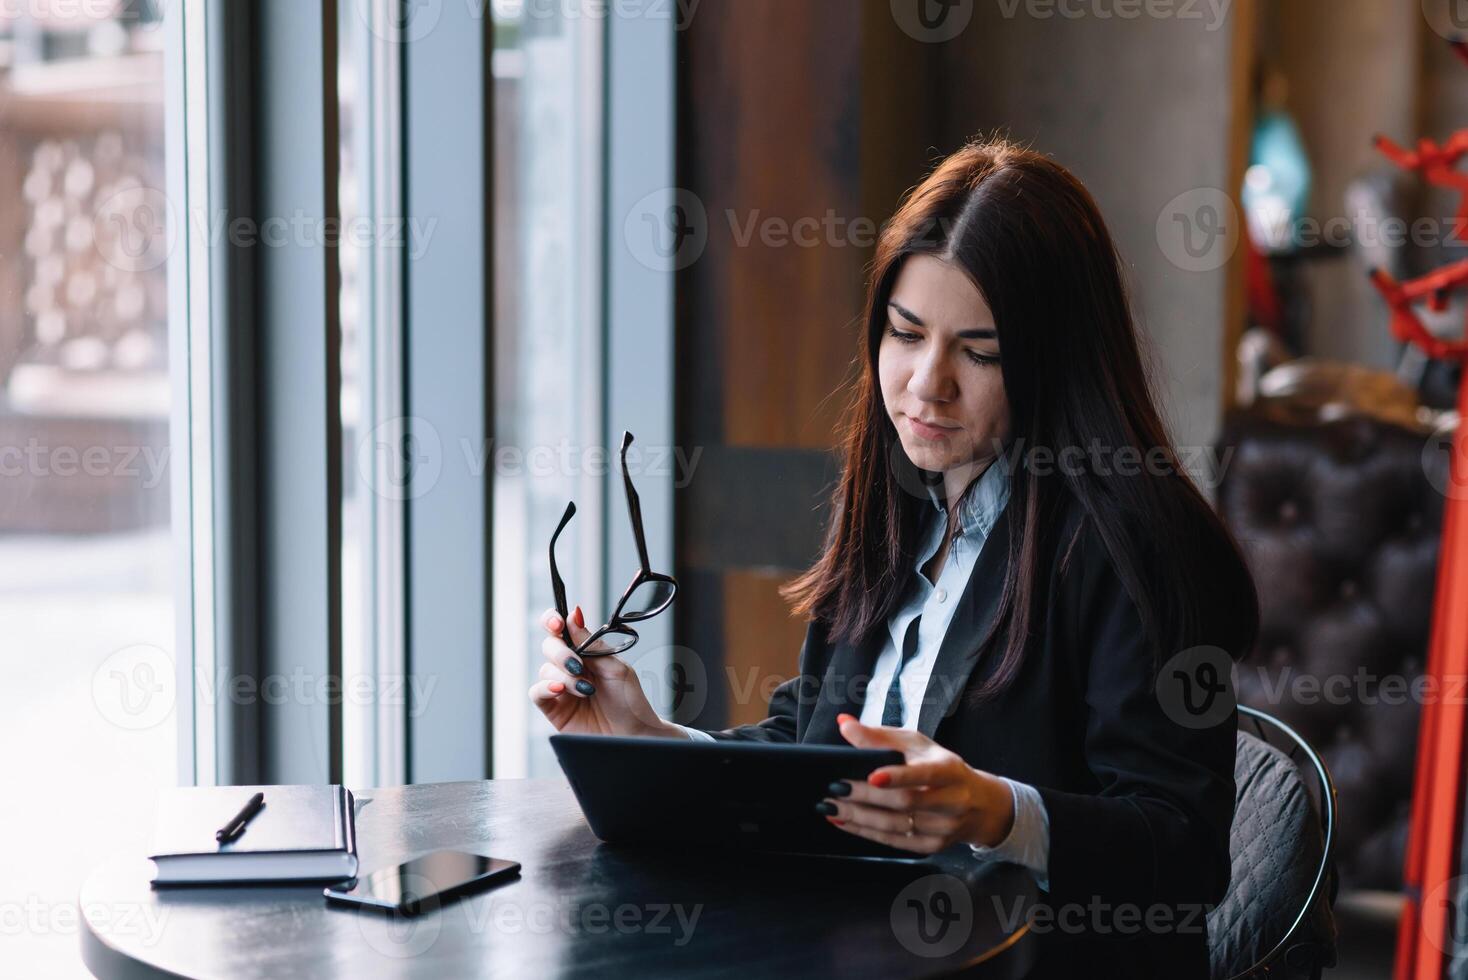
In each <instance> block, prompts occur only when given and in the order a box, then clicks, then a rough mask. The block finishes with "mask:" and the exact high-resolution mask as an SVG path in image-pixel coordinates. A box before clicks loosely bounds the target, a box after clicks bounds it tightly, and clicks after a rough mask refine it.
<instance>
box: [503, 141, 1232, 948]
mask: <svg viewBox="0 0 1468 980" xmlns="http://www.w3.org/2000/svg"><path fill="white" fill-rule="evenodd" d="M865 323H866V329H865V337H864V339H865V345H864V348H863V353H864V355H865V356H864V370H863V373H862V376H861V378H860V381H859V382H858V384H857V388H856V392H855V398H854V400H853V402H852V406H851V409H850V415H849V418H848V422H847V425H846V427H845V440H844V441H845V467H844V471H843V476H842V479H841V481H840V483H839V484H838V487H837V489H836V491H835V493H834V494H833V500H832V514H833V519H832V524H831V527H830V529H829V532H828V535H827V540H826V544H825V547H824V551H823V554H822V555H821V557H820V559H819V560H818V561H817V562H816V564H815V565H814V567H812V568H811V569H810V570H809V571H808V572H806V573H805V574H804V575H803V576H802V577H800V578H799V579H797V580H796V581H794V582H793V583H791V584H790V585H789V586H788V587H787V589H786V592H785V595H786V597H787V598H788V599H790V600H792V601H793V603H794V608H795V611H796V613H797V614H799V615H802V616H805V617H807V618H808V619H809V627H808V630H807V634H806V639H805V644H804V646H803V648H802V650H801V655H800V673H799V675H798V676H797V677H795V678H793V679H792V680H790V681H789V682H787V683H786V684H784V685H783V686H782V687H780V688H779V689H778V691H777V692H776V693H775V695H774V697H773V698H772V700H771V704H770V711H769V717H768V718H766V719H765V720H764V721H762V722H760V723H759V724H757V725H749V726H744V727H740V728H735V729H731V730H729V731H723V732H712V733H700V732H693V731H691V730H688V729H684V728H682V727H680V726H677V725H672V724H670V723H667V722H665V721H663V720H661V719H659V718H657V717H656V716H655V714H654V713H653V712H652V710H651V708H650V707H649V706H648V703H647V701H646V699H645V698H644V697H643V694H642V691H641V689H640V688H639V686H638V684H637V680H636V677H635V675H634V674H633V673H632V671H631V670H630V669H629V668H628V667H627V666H626V665H625V664H623V663H621V662H619V661H618V660H616V659H615V658H610V657H606V658H590V659H588V660H586V661H585V662H582V661H580V660H578V659H577V658H575V657H573V656H571V651H570V650H568V649H567V647H566V646H565V645H564V644H563V643H562V642H561V641H560V640H559V638H558V636H557V634H558V632H559V629H560V626H561V624H560V622H559V619H558V618H557V617H556V616H555V615H554V613H550V614H547V617H546V620H545V623H544V625H545V627H546V629H547V631H548V632H549V633H550V634H551V636H550V637H549V638H547V639H546V641H545V643H544V653H545V657H546V663H545V665H544V666H543V667H542V670H541V676H540V681H539V682H538V683H537V684H536V685H535V686H534V687H533V688H532V689H531V692H530V695H531V697H532V699H533V700H534V701H535V703H536V704H537V706H539V708H540V709H541V710H542V711H543V712H544V713H545V714H546V716H547V717H548V718H549V719H550V720H551V722H552V723H553V724H554V726H555V727H556V728H557V729H559V730H561V731H581V732H602V733H616V734H637V735H658V736H666V737H670V738H700V737H702V738H715V739H757V740H763V741H771V742H797V741H798V742H824V743H839V742H843V741H844V742H849V743H850V744H852V745H857V746H863V747H884V748H886V747H890V748H895V749H898V750H900V751H901V752H902V753H903V754H904V756H905V759H906V762H905V764H904V765H900V766H891V767H885V768H883V769H878V770H876V771H875V772H873V773H872V774H871V775H870V776H869V777H868V779H867V780H866V781H864V782H853V783H839V784H834V785H833V786H832V788H831V790H832V792H831V796H830V798H829V799H827V800H826V801H824V802H823V803H822V804H821V806H820V809H821V810H822V812H823V813H826V814H827V816H828V819H830V820H831V821H832V823H833V824H834V825H836V826H838V827H840V828H841V829H842V830H844V831H845V832H847V833H851V834H855V835H858V836H861V837H865V838H868V839H871V840H874V841H879V842H881V843H884V844H889V845H892V846H895V847H899V848H904V849H907V850H910V851H914V852H918V853H931V852H934V851H937V850H940V849H944V848H948V847H951V846H962V845H969V846H970V847H972V848H973V849H974V851H975V853H976V856H977V858H978V859H994V858H1002V859H1005V860H1010V861H1015V862H1017V863H1020V864H1023V865H1026V866H1027V867H1029V868H1030V869H1031V870H1032V871H1033V872H1034V874H1035V876H1036V878H1037V880H1038V881H1039V882H1040V884H1041V887H1042V888H1043V889H1044V890H1046V892H1047V893H1048V901H1049V903H1050V904H1051V906H1052V907H1053V908H1056V910H1057V913H1058V917H1057V920H1056V921H1059V922H1067V921H1068V922H1071V923H1072V924H1075V923H1079V925H1077V926H1076V927H1075V928H1074V929H1072V930H1067V932H1074V933H1076V934H1075V935H1068V936H1064V937H1062V936H1057V938H1056V939H1054V940H1048V941H1047V943H1048V949H1047V953H1046V956H1047V958H1048V959H1049V960H1050V961H1051V962H1052V963H1054V964H1057V965H1062V966H1063V965H1064V964H1067V963H1072V964H1075V965H1074V966H1073V967H1071V968H1073V969H1075V970H1077V971H1079V972H1077V973H1076V975H1087V976H1094V975H1101V974H1106V973H1108V972H1112V971H1114V972H1116V973H1118V974H1119V975H1125V976H1166V977H1187V976H1206V975H1207V972H1206V971H1207V957H1206V945H1205V940H1206V936H1205V934H1204V933H1203V932H1202V928H1203V920H1202V915H1201V914H1200V909H1201V908H1202V907H1203V906H1205V905H1208V904H1212V903H1216V902H1217V901H1218V900H1219V899H1220V898H1221V897H1222V896H1223V894H1224V892H1225V890H1226V888H1227V886H1228V881H1229V851H1228V840H1229V827H1230V823H1231V821H1232V817H1233V803H1234V780H1233V763H1234V739H1235V732H1236V720H1237V716H1236V713H1235V711H1234V705H1233V701H1232V697H1233V695H1232V692H1231V690H1224V691H1222V692H1213V693H1212V694H1210V698H1223V699H1224V701H1223V702H1220V703H1219V704H1218V705H1215V706H1214V707H1212V708H1211V709H1210V710H1209V711H1208V712H1207V717H1206V718H1204V719H1203V720H1202V722H1200V723H1193V722H1192V721H1191V720H1190V719H1188V718H1186V717H1181V718H1180V717H1178V712H1177V711H1176V710H1170V706H1169V698H1168V691H1166V690H1164V686H1165V685H1164V684H1162V683H1160V682H1159V677H1161V678H1162V680H1163V681H1167V682H1168V683H1173V681H1172V675H1173V674H1175V673H1180V672H1178V671H1176V670H1172V669H1169V671H1168V672H1166V673H1164V672H1163V671H1162V667H1163V665H1164V664H1167V663H1169V661H1171V662H1172V664H1173V665H1176V664H1177V663H1179V662H1183V663H1185V664H1190V663H1193V662H1194V661H1195V659H1196V658H1194V659H1187V658H1188V657H1190V656H1192V655H1191V654H1184V651H1193V650H1196V649H1197V648H1200V647H1209V648H1221V650H1222V651H1226V652H1227V654H1228V655H1229V656H1233V657H1238V656H1241V655H1242V654H1243V653H1244V652H1245V651H1246V650H1247V649H1248V648H1249V647H1250V646H1251V645H1252V643H1253V642H1254V638H1255V633H1256V630H1257V626H1258V609H1257V602H1256V597H1255V593H1254V587H1253V583H1252V581H1251V580H1250V578H1249V575H1248V572H1247V570H1246V568H1245V566H1244V563H1243V561H1242V559H1241V557H1240V555H1239V552H1238V549H1237V547H1236V546H1235V544H1234V542H1233V541H1232V539H1231V538H1230V536H1229V534H1228V532H1227V531H1226V530H1225V528H1224V527H1223V525H1222V524H1221V523H1220V522H1219V520H1218V518H1217V517H1216V516H1215V515H1214V513H1213V512H1212V510H1211V509H1210V508H1209V506H1208V505H1207V503H1206V502H1205V501H1204V499H1203V498H1202V496H1201V495H1200V494H1199V493H1198V491H1197V490H1196V488H1195V487H1194V486H1193V484H1192V483H1191V481H1190V480H1189V479H1188V478H1187V476H1186V475H1185V474H1184V473H1183V472H1182V471H1181V469H1180V468H1179V465H1178V462H1177V457H1176V454H1175V453H1174V451H1173V448H1172V447H1171V445H1170V443H1169V441H1168V437H1167V434H1166V431H1165V429H1164V426H1163V423H1162V421H1161V418H1160V416H1159V413H1158V411H1157V409H1156V407H1155V405H1154V401H1153V397H1152V395H1151V393H1150V391H1149V388H1148V384H1147V378H1146V372H1145V371H1144V368H1143V364H1142V358H1141V355H1140V353H1139V349H1138V340H1137V334H1136V329H1135V327H1134V324H1133V319H1132V314H1131V311H1130V309H1129V307H1128V302H1127V298H1126V295H1125V291H1124V289H1123V286H1122V278H1121V270H1120V261H1119V259H1118V256H1117V253H1116V250H1115V247H1114V245H1113V243H1112V241H1111V238H1110V235H1109V233H1108V231H1107V230H1106V227H1105V224H1104V223H1103V221H1102V219H1101V215H1100V214H1099V212H1098V211H1097V208H1096V204H1095V202H1094V201H1093V200H1092V199H1091V196H1090V195H1089V193H1087V191H1086V190H1085V189H1084V187H1082V186H1081V184H1080V183H1079V182H1078V181H1077V180H1076V179H1075V178H1074V177H1072V176H1071V175H1070V174H1069V173H1067V172H1066V171H1065V170H1064V169H1063V168H1061V167H1060V166H1059V165H1057V164H1055V163H1053V162H1052V161H1050V160H1049V159H1047V158H1045V157H1043V156H1041V155H1039V154H1036V153H1033V152H1030V151H1027V150H1024V149H1020V148H1018V147H1015V146H1013V145H1010V144H1008V143H1003V142H997V143H995V142H990V143H974V144H970V145H968V146H966V147H964V148H963V149H962V150H960V151H958V152H957V153H955V154H953V155H952V156H950V157H948V158H947V159H946V160H944V161H943V162H942V163H941V164H940V165H939V166H938V167H937V169H936V170H935V171H934V172H933V173H932V175H931V176H929V177H928V178H927V179H926V180H925V181H924V182H923V183H922V184H921V185H919V186H918V187H916V188H915V189H914V190H913V191H912V192H911V193H910V194H909V195H908V197H907V198H906V200H905V201H904V202H903V204H902V206H901V209H900V210H899V211H898V213H897V214H896V215H895V216H894V218H893V219H892V221H891V222H890V223H888V225H887V226H886V227H885V228H884V229H883V232H882V235H881V238H880V241H879V243H878V245H877V249H876V255H875V260H874V263H873V268H872V274H871V278H870V288H869V294H868V300H867V308H866V316H865ZM572 627H573V629H572V636H573V639H574V640H576V642H580V641H581V640H582V639H583V638H584V637H585V636H586V632H585V623H584V622H583V621H582V616H581V613H580V609H579V607H578V608H577V610H576V612H575V613H573V615H572ZM1179 654H1184V660H1183V661H1177V660H1174V659H1173V658H1174V657H1176V656H1178V655H1179ZM1205 659H1206V658H1205ZM894 679H895V683H894ZM1186 680H1189V679H1186V678H1185V681H1186ZM1220 718H1222V720H1221V721H1220V720H1219V719H1220ZM1077 906H1078V907H1079V908H1080V909H1082V910H1085V912H1084V915H1081V916H1074V915H1073V916H1070V917H1069V918H1067V917H1066V916H1064V915H1063V914H1060V913H1061V910H1062V909H1065V908H1071V909H1072V910H1073V909H1074V908H1076V907H1077ZM1125 909H1136V910H1137V912H1138V913H1147V912H1149V911H1151V912H1152V913H1153V917H1152V918H1151V919H1149V920H1147V921H1149V922H1152V923H1154V925H1153V926H1152V927H1148V928H1141V929H1139V926H1138V924H1139V923H1140V922H1141V921H1142V918H1141V917H1140V916H1137V917H1135V918H1133V917H1132V916H1133V913H1131V912H1129V911H1127V912H1124V911H1123V910H1125ZM1097 910H1099V911H1097ZM1159 910H1160V911H1159ZM1112 916H1114V919H1113V918H1111V917H1112ZM1123 916H1126V917H1127V918H1126V919H1125V921H1123ZM1164 922H1165V923H1166V925H1156V924H1157V923H1164ZM1127 923H1131V924H1132V925H1131V927H1130V928H1128V927H1127ZM1057 931H1058V930H1057ZM1082 964H1084V965H1082Z"/></svg>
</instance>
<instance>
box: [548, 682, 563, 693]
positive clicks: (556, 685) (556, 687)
mask: <svg viewBox="0 0 1468 980" xmlns="http://www.w3.org/2000/svg"><path fill="white" fill-rule="evenodd" d="M550 689H551V693H552V694H565V693H566V685H564V684H562V683H561V682H560V681H552V682H551V686H550Z"/></svg>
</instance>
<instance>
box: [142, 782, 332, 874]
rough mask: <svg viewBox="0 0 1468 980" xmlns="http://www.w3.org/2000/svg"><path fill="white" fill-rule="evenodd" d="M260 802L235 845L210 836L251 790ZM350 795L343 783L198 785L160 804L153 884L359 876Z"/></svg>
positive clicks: (176, 792)
mask: <svg viewBox="0 0 1468 980" xmlns="http://www.w3.org/2000/svg"><path fill="white" fill-rule="evenodd" d="M257 792H259V793H263V794H265V805H264V806H263V807H261V808H260V811H259V812H258V813H256V814H255V816H254V817H253V818H252V819H251V820H250V821H249V823H248V824H246V826H245V830H244V832H243V833H241V834H240V835H239V836H238V837H236V838H235V839H234V840H231V841H228V842H226V843H220V842H219V841H217V840H215V839H214V832H215V831H216V830H218V829H220V828H221V827H223V826H224V825H225V824H227V823H229V822H230V820H231V818H233V817H234V816H235V814H237V813H239V812H240V809H241V808H242V807H243V806H244V805H245V804H246V803H247V802H249V799H250V797H252V796H254V795H255V793H257ZM352 802H353V801H352V794H351V792H350V791H349V790H347V789H346V787H343V786H198V787H183V788H179V789H171V790H167V791H165V792H164V793H163V795H162V796H161V797H160V798H159V800H158V820H157V829H156V830H155V832H154V835H153V853H152V854H150V855H149V858H150V859H151V860H152V861H153V863H154V864H155V865H157V867H158V873H157V875H156V876H154V878H153V883H154V884H155V885H183V884H200V883H204V882H211V883H213V882H262V881H263V882H269V881H340V880H342V879H344V878H352V877H355V876H356V874H357V838H356V823H355V820H354V819H353V814H352Z"/></svg>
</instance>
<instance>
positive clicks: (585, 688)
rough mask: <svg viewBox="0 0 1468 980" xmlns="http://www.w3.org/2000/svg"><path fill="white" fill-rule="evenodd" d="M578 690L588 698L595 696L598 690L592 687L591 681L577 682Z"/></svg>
mask: <svg viewBox="0 0 1468 980" xmlns="http://www.w3.org/2000/svg"><path fill="white" fill-rule="evenodd" d="M576 690H578V691H580V692H581V693H582V694H584V695H586V696H587V697H591V696H592V695H593V694H595V693H596V688H595V687H594V686H593V685H592V683H591V682H590V681H577V682H576Z"/></svg>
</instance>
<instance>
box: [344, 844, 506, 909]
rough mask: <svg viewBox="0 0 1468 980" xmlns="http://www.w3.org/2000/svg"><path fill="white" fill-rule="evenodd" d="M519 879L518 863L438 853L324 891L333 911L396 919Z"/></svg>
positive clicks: (468, 855)
mask: <svg viewBox="0 0 1468 980" xmlns="http://www.w3.org/2000/svg"><path fill="white" fill-rule="evenodd" d="M519 874H520V865H519V864H518V863H517V862H515V861H505V860H502V859H500V858H493V857H485V856H484V855H482V854H470V853H468V852H466V851H434V852H432V853H431V854H424V855H423V856H422V857H416V858H414V859H413V860H411V861H407V862H404V863H403V864H398V865H394V866H393V867H390V868H380V869H378V870H377V871H374V872H372V873H371V874H368V875H364V876H362V877H359V878H354V879H352V880H351V881H342V882H338V883H337V884H335V885H332V886H330V887H328V888H327V889H326V900H327V902H328V903H331V904H334V905H355V906H357V907H358V908H370V909H378V910H380V911H383V912H392V913H394V914H397V915H421V914H422V913H424V912H431V911H433V910H434V909H436V908H438V906H439V905H441V904H442V903H443V901H444V900H445V899H449V898H454V897H456V896H459V895H464V894H467V893H469V892H471V891H476V890H478V889H480V888H484V887H487V886H488V885H490V884H491V883H493V882H497V881H504V880H507V879H510V878H514V877H516V876H517V875H519Z"/></svg>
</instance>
